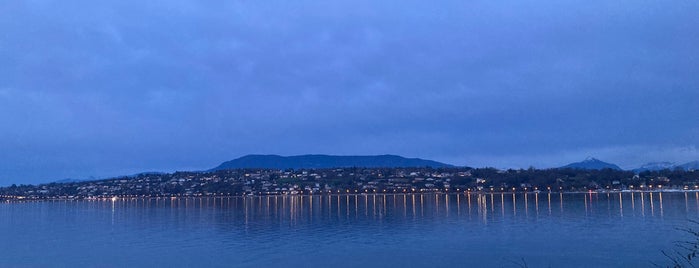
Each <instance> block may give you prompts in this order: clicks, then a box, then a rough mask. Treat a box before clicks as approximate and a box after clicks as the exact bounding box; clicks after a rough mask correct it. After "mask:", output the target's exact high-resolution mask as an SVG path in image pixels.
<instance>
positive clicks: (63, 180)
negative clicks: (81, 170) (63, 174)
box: [54, 178, 84, 183]
mask: <svg viewBox="0 0 699 268" xmlns="http://www.w3.org/2000/svg"><path fill="white" fill-rule="evenodd" d="M82 181H84V180H78V179H71V178H68V179H62V180H57V181H54V183H75V182H82Z"/></svg>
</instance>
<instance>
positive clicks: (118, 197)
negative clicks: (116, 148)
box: [0, 189, 699, 202]
mask: <svg viewBox="0 0 699 268" xmlns="http://www.w3.org/2000/svg"><path fill="white" fill-rule="evenodd" d="M697 192H699V189H688V190H678V189H662V190H598V191H593V190H588V191H459V192H455V191H421V192H385V193H384V192H367V193H359V192H357V193H347V192H339V193H337V192H331V193H327V192H325V193H314V194H301V193H299V194H257V195H250V194H246V195H214V194H212V195H172V196H155V195H153V196H148V195H115V196H75V197H41V198H37V197H24V196H0V201H5V202H12V201H76V200H99V201H118V200H123V199H186V198H247V197H268V196H269V197H321V196H395V195H490V194H494V195H496V194H497V195H502V194H528V195H529V194H612V193H615V194H616V193H619V194H622V193H644V194H645V193H697Z"/></svg>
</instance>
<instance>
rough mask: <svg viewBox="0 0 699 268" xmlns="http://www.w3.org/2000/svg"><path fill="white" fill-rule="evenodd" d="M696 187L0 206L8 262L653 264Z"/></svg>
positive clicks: (697, 211)
mask: <svg viewBox="0 0 699 268" xmlns="http://www.w3.org/2000/svg"><path fill="white" fill-rule="evenodd" d="M697 218H699V193H696V192H689V193H643V194H642V193H633V194H631V193H623V194H620V193H610V194H606V193H600V194H596V193H593V194H583V193H580V194H558V193H552V194H548V193H540V194H533V193H530V194H526V195H525V194H521V193H518V194H514V195H513V194H480V195H479V194H473V193H472V194H458V195H457V194H449V195H445V194H423V195H420V194H416V195H332V196H313V197H310V196H263V197H230V198H179V199H170V198H160V199H141V198H133V199H123V198H122V199H119V200H116V201H112V200H92V201H90V200H81V201H43V202H20V203H17V202H14V203H2V204H0V267H76V266H78V267H202V266H204V267H328V266H331V267H358V266H365V267H372V266H380V267H396V266H403V267H465V266H479V267H520V266H521V265H522V264H524V262H526V265H527V266H528V267H549V266H550V267H621V266H624V267H633V266H635V267H653V264H652V263H651V262H654V263H657V264H660V265H663V266H664V265H668V264H669V263H668V259H667V258H666V257H664V256H663V255H662V253H661V250H672V249H674V248H675V247H674V246H673V242H674V241H678V240H687V239H689V238H691V237H688V236H687V235H686V233H684V232H682V231H678V230H676V228H684V227H699V226H694V225H693V224H692V223H690V222H689V221H688V219H697Z"/></svg>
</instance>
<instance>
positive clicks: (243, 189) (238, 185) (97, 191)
mask: <svg viewBox="0 0 699 268" xmlns="http://www.w3.org/2000/svg"><path fill="white" fill-rule="evenodd" d="M698 188H699V172H695V171H694V170H691V171H683V170H662V171H646V172H642V173H640V174H636V173H634V172H631V171H619V170H612V169H604V170H581V169H569V168H565V169H533V168H530V169H518V170H513V169H510V170H498V169H494V168H480V169H473V168H332V169H298V170H291V169H290V170H275V169H232V170H220V171H212V172H175V173H169V174H166V173H150V174H140V175H135V176H125V177H118V178H112V179H104V180H94V181H80V182H68V183H48V184H40V185H12V186H8V187H2V188H0V198H2V199H4V200H14V199H18V200H19V199H83V198H112V197H180V196H183V197H191V196H242V195H316V194H377V193H379V194H380V193H426V192H428V193H429V192H439V193H449V192H512V191H514V192H544V191H545V192H548V191H555V192H559V191H560V192H576V191H577V192H579V191H682V190H696V189H698Z"/></svg>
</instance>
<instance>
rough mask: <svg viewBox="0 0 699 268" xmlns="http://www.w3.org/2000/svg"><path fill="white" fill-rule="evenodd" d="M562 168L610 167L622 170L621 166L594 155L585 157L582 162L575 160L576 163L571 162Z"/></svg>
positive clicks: (598, 168)
mask: <svg viewBox="0 0 699 268" xmlns="http://www.w3.org/2000/svg"><path fill="white" fill-rule="evenodd" d="M561 168H572V169H597V170H600V169H606V168H610V169H613V170H621V168H620V167H619V166H617V165H615V164H610V163H607V162H603V161H601V160H599V159H596V158H592V157H589V158H587V159H585V160H584V161H582V162H575V163H571V164H568V165H565V166H562V167H561Z"/></svg>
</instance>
